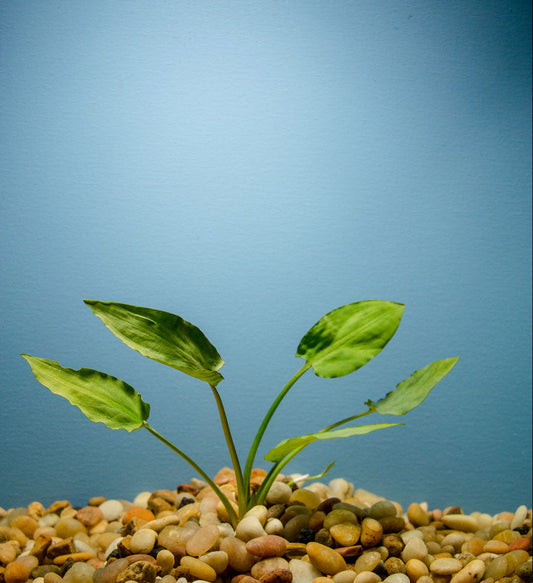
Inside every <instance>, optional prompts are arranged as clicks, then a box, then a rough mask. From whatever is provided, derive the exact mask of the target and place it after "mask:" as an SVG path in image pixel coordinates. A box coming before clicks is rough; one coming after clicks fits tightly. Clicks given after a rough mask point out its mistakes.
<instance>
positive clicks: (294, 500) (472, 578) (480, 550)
mask: <svg viewBox="0 0 533 583" xmlns="http://www.w3.org/2000/svg"><path fill="white" fill-rule="evenodd" d="M263 475H264V473H263V472H262V470H254V480H255V482H256V483H258V482H260V481H261V479H262V476H263ZM215 482H216V483H217V484H218V485H219V486H220V488H221V489H222V490H223V491H224V492H225V493H226V494H227V495H228V496H229V497H230V498H231V497H232V496H233V495H234V493H235V482H234V480H233V474H232V471H231V470H228V469H227V468H224V469H223V470H221V471H220V472H219V473H218V474H217V476H216V478H215ZM531 580H532V576H531V509H528V508H527V507H526V506H520V507H519V508H517V509H515V510H514V511H510V512H509V511H506V512H501V513H499V514H497V515H495V516H492V515H489V514H485V513H482V512H473V513H472V514H464V513H463V511H462V510H461V508H460V507H459V506H454V507H450V508H446V509H429V508H428V507H427V505H426V504H425V503H420V504H419V503H413V504H411V505H410V506H409V507H408V508H407V509H403V508H402V507H401V506H400V505H399V504H397V503H396V502H392V501H389V500H385V499H384V498H381V497H379V496H376V495H375V494H372V493H370V492H367V491H365V490H355V491H354V487H353V485H352V484H350V483H349V482H347V481H346V480H344V479H335V480H332V481H331V482H329V484H327V485H326V484H323V483H318V482H314V483H311V484H309V485H308V486H305V487H302V488H299V487H297V486H295V485H294V481H293V480H292V477H281V478H280V479H279V481H277V482H275V483H274V485H273V486H272V488H271V490H270V492H269V494H268V496H267V500H266V504H265V505H264V506H256V507H254V508H252V509H251V510H250V511H249V512H248V513H247V514H246V515H245V516H244V517H243V518H242V519H241V521H240V522H239V524H238V525H237V528H236V529H234V528H233V527H232V526H231V524H230V523H229V521H228V517H227V514H226V510H225V509H224V507H223V506H222V505H221V504H220V503H219V501H218V498H216V496H214V494H213V492H212V490H211V489H210V488H209V487H207V486H206V484H205V483H203V482H201V481H200V480H196V479H193V480H191V482H189V483H187V484H180V485H179V486H178V487H177V488H176V490H173V491H171V490H157V491H155V492H142V493H141V494H139V495H138V496H137V497H136V498H135V500H133V502H128V501H125V500H106V499H105V498H103V497H98V496H97V497H94V498H91V499H90V500H89V501H88V504H87V506H84V507H72V505H71V504H70V502H68V501H66V500H58V501H56V502H54V503H53V504H52V505H51V506H50V507H48V508H45V507H44V506H43V505H42V504H41V503H40V502H32V503H31V504H30V505H29V506H27V507H23V508H13V509H9V510H5V509H3V508H0V583H26V582H31V581H33V582H34V583H61V582H62V581H64V582H65V583H131V582H133V581H139V582H146V583H155V582H161V583H176V582H177V583H191V582H194V581H198V582H208V583H257V582H259V583H379V582H380V581H387V582H388V583H415V582H416V583H477V582H479V581H484V582H486V583H493V582H495V581H502V582H505V583H529V582H531Z"/></svg>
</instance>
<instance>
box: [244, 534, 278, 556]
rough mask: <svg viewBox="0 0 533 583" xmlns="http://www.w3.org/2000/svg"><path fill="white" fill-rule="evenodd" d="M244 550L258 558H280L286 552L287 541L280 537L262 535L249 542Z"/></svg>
mask: <svg viewBox="0 0 533 583" xmlns="http://www.w3.org/2000/svg"><path fill="white" fill-rule="evenodd" d="M246 550H247V551H248V552H249V553H251V554H252V555H257V556H258V557H262V558H267V557H281V556H282V555H284V554H285V553H286V551H287V541H286V539H284V538H283V537H281V536H276V535H268V534H267V535H262V536H258V537H256V538H253V539H251V540H249V541H248V542H247V543H246Z"/></svg>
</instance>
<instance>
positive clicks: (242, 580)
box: [184, 573, 258, 583]
mask: <svg viewBox="0 0 533 583" xmlns="http://www.w3.org/2000/svg"><path fill="white" fill-rule="evenodd" d="M185 581H186V580H185ZM184 583H185V582H184ZM231 583H258V582H257V579H254V578H253V577H252V576H251V575H245V574H243V573H240V574H239V575H235V577H232V578H231Z"/></svg>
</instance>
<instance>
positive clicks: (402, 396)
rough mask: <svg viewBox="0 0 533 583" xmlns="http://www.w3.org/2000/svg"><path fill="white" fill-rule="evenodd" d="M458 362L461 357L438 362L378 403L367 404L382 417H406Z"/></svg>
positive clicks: (416, 374) (429, 365) (422, 370)
mask: <svg viewBox="0 0 533 583" xmlns="http://www.w3.org/2000/svg"><path fill="white" fill-rule="evenodd" d="M458 360H459V357H454V358H445V359H443V360H436V361H435V362H432V363H431V364H428V365H427V366H426V367H424V368H422V369H420V370H417V371H416V372H414V373H413V374H412V375H411V376H410V377H409V378H407V379H405V380H404V381H402V382H401V383H400V384H398V385H397V387H396V388H395V389H394V390H393V391H390V393H387V394H386V395H385V397H383V398H382V399H380V400H379V401H377V402H376V403H374V402H373V401H370V400H369V401H367V402H366V403H365V404H366V406H367V407H368V408H369V409H371V410H372V411H376V412H377V413H380V414H381V415H405V414H406V413H408V412H409V411H411V409H414V408H415V407H418V405H420V403H422V401H423V400H424V399H425V398H426V397H427V396H428V395H429V393H430V391H431V389H433V387H434V386H435V385H436V384H437V383H438V382H439V381H441V380H442V379H443V378H444V377H445V376H446V375H447V374H448V373H449V372H450V371H451V370H452V368H453V367H454V366H455V364H456V362H457V361H458Z"/></svg>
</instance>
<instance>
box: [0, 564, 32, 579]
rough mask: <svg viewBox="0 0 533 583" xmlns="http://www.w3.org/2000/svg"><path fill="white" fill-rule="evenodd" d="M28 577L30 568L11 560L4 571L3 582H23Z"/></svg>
mask: <svg viewBox="0 0 533 583" xmlns="http://www.w3.org/2000/svg"><path fill="white" fill-rule="evenodd" d="M29 577H30V570H29V569H28V568H27V567H25V566H24V565H23V564H22V563H19V562H16V561H15V562H13V563H9V565H7V566H6V570H5V571H4V581H5V583H25V582H26V581H27V580H28V579H29Z"/></svg>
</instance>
